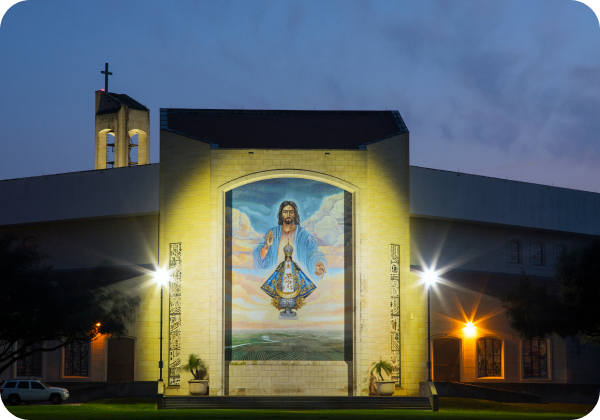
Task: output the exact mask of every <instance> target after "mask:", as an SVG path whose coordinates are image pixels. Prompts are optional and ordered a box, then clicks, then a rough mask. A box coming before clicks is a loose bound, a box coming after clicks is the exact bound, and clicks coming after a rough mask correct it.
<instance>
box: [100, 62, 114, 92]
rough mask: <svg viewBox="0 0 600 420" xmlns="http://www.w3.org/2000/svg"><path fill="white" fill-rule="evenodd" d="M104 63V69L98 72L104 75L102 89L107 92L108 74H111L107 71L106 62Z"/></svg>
mask: <svg viewBox="0 0 600 420" xmlns="http://www.w3.org/2000/svg"><path fill="white" fill-rule="evenodd" d="M104 64H105V66H104V71H101V72H100V73H102V74H103V75H104V91H105V92H108V76H112V73H109V71H108V63H104Z"/></svg>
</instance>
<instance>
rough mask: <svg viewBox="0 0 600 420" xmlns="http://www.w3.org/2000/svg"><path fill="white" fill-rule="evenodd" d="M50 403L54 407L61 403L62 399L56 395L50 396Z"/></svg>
mask: <svg viewBox="0 0 600 420" xmlns="http://www.w3.org/2000/svg"><path fill="white" fill-rule="evenodd" d="M50 402H51V403H52V404H54V405H58V404H60V403H61V402H62V398H61V397H60V395H58V394H52V395H50Z"/></svg>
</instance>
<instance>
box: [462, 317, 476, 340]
mask: <svg viewBox="0 0 600 420" xmlns="http://www.w3.org/2000/svg"><path fill="white" fill-rule="evenodd" d="M463 332H464V333H465V335H466V336H467V337H475V335H476V333H477V329H476V328H475V325H474V324H473V322H472V321H469V322H467V323H466V324H465V327H464V328H463Z"/></svg>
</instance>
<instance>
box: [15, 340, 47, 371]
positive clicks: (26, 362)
mask: <svg viewBox="0 0 600 420" xmlns="http://www.w3.org/2000/svg"><path fill="white" fill-rule="evenodd" d="M18 346H19V348H21V347H22V346H23V342H19V344H18ZM41 348H42V343H35V344H34V345H33V346H27V348H26V349H25V351H26V352H27V353H29V352H30V351H32V350H35V349H41ZM17 376H42V352H41V351H35V352H33V353H32V354H29V355H28V356H26V357H24V358H23V359H20V360H18V361H17Z"/></svg>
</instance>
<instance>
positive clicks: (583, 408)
mask: <svg viewBox="0 0 600 420" xmlns="http://www.w3.org/2000/svg"><path fill="white" fill-rule="evenodd" d="M440 406H441V408H440V411H438V412H435V413H434V412H431V411H416V410H414V411H413V410H337V411H283V410H282V411H273V410H156V404H155V403H154V402H153V401H152V400H150V399H142V398H139V399H135V398H127V399H113V400H98V401H92V402H89V403H85V404H82V405H81V406H64V405H61V406H51V405H39V404H34V405H29V406H26V405H21V406H18V407H8V410H9V411H10V412H11V413H12V414H14V415H15V416H17V417H19V418H22V419H28V420H37V419H40V420H41V419H43V420H70V419H78V420H79V419H90V420H94V419H98V420H100V419H101V420H108V419H111V420H112V419H128V420H133V419H140V420H141V419H234V418H235V419H257V420H271V419H273V420H274V419H281V420H284V419H285V420H288V419H292V420H294V419H298V420H299V419H303V418H306V417H310V418H311V419H343V420H354V419H356V420H358V419H361V420H364V419H368V420H373V419H398V418H401V419H402V420H409V419H486V420H487V419H578V418H581V417H583V416H585V415H586V414H587V413H589V412H590V411H591V410H592V409H593V406H591V405H584V404H559V403H550V404H506V403H496V402H491V401H484V400H474V399H467V398H440ZM2 409H3V408H2V407H0V410H2Z"/></svg>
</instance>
